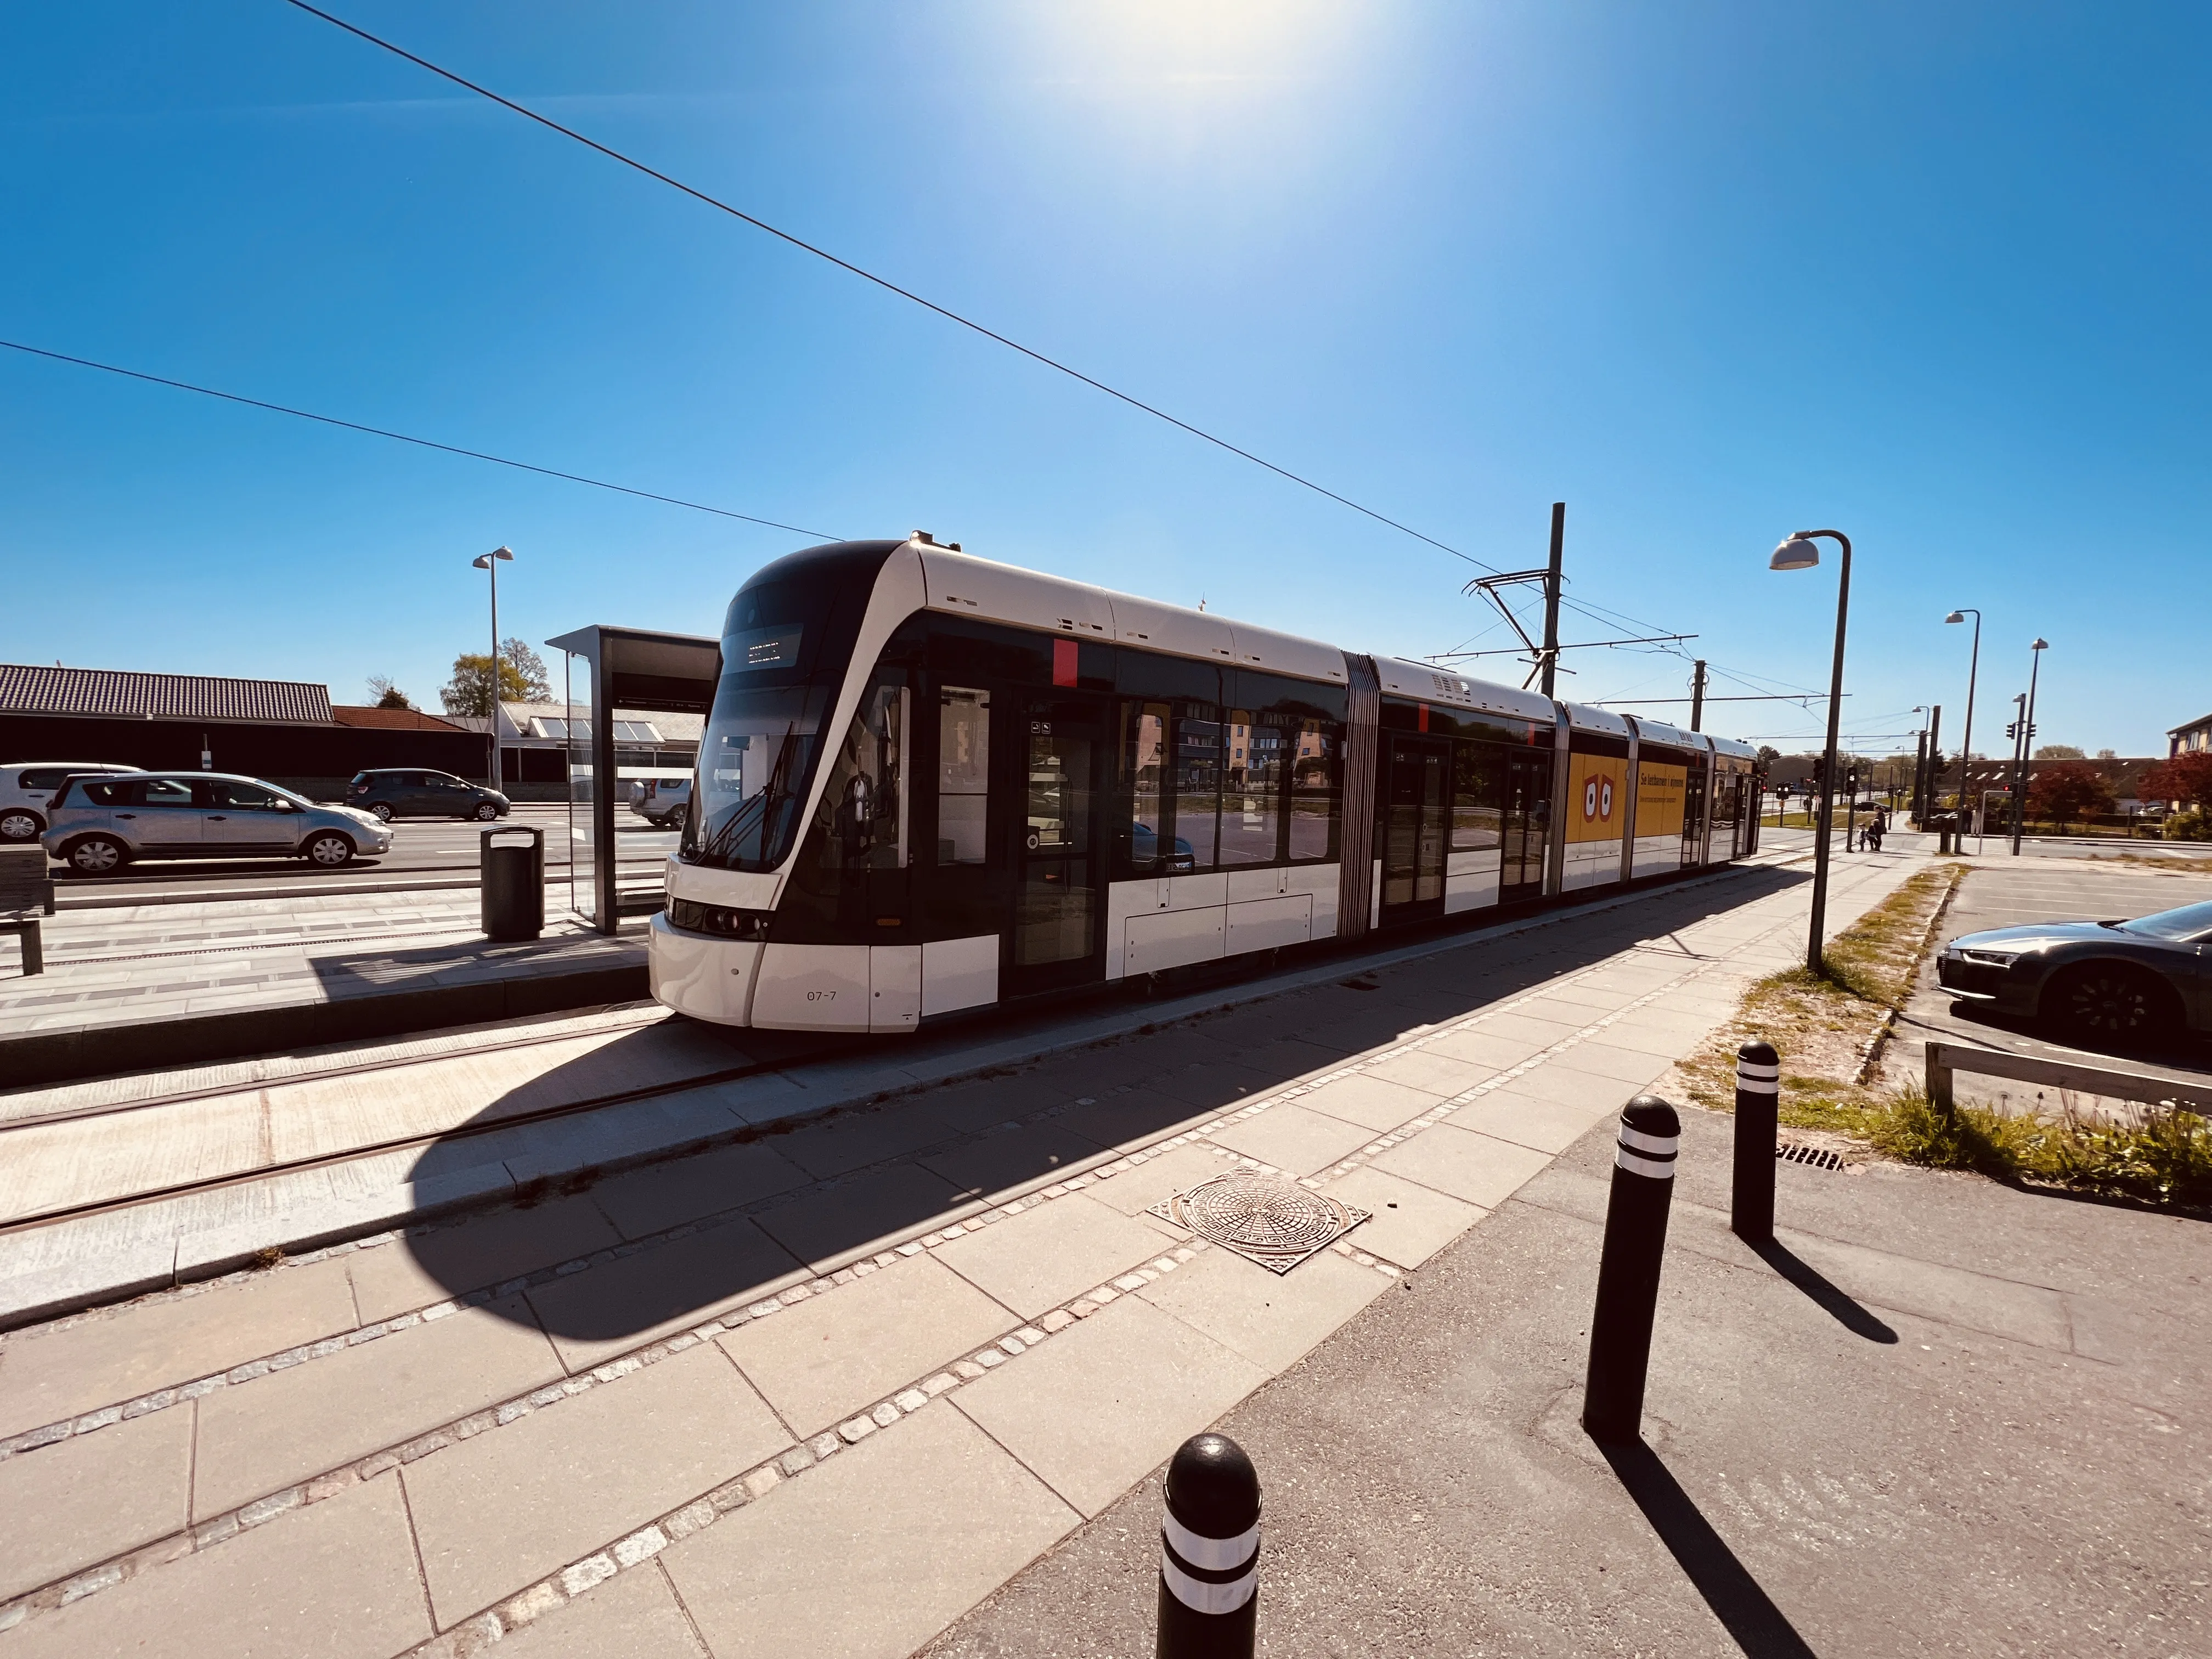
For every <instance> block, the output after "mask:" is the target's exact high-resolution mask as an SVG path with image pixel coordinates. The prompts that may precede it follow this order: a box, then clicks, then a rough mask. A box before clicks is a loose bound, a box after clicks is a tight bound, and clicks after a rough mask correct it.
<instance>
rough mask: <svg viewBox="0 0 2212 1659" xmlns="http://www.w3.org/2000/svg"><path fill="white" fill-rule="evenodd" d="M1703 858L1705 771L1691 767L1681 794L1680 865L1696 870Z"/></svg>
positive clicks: (1698, 767) (1697, 767)
mask: <svg viewBox="0 0 2212 1659" xmlns="http://www.w3.org/2000/svg"><path fill="white" fill-rule="evenodd" d="M1704 862H1705V768H1704V767H1702V766H1692V768H1691V769H1690V779H1689V783H1688V785H1687V787H1686V788H1685V789H1684V790H1683V793H1682V865H1681V867H1682V868H1683V869H1685V870H1691V869H1694V868H1696V867H1697V866H1699V865H1700V864H1702V863H1704Z"/></svg>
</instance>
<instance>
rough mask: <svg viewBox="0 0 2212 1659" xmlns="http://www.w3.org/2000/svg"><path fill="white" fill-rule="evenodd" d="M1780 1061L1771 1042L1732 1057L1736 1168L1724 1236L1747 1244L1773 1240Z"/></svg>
mask: <svg viewBox="0 0 2212 1659" xmlns="http://www.w3.org/2000/svg"><path fill="white" fill-rule="evenodd" d="M1781 1101H1782V1059H1781V1056H1780V1055H1778V1054H1776V1053H1775V1052H1774V1045H1773V1044H1772V1043H1771V1042H1747V1043H1745V1044H1744V1045H1743V1046H1742V1047H1741V1048H1738V1049H1737V1050H1736V1051H1735V1171H1734V1176H1735V1178H1734V1180H1733V1181H1732V1182H1730V1183H1729V1231H1731V1232H1733V1233H1735V1236H1736V1237H1738V1238H1741V1240H1743V1241H1744V1243H1747V1244H1764V1243H1766V1242H1767V1241H1768V1240H1769V1239H1771V1238H1772V1237H1774V1143H1775V1138H1776V1136H1777V1134H1778V1133H1779V1132H1780V1127H1781V1121H1780V1108H1781Z"/></svg>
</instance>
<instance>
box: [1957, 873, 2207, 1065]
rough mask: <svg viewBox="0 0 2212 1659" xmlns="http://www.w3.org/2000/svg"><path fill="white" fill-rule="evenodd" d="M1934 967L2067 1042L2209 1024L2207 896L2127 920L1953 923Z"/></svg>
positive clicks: (2134, 1037)
mask: <svg viewBox="0 0 2212 1659" xmlns="http://www.w3.org/2000/svg"><path fill="white" fill-rule="evenodd" d="M1936 977H1937V978H1938V979H1939V980H1940V981H1942V986H1943V988H1944V989H1945V990H1947V991H1948V992H1950V993H1951V994H1953V995H1954V996H1961V997H1973V998H1977V999H1980V1000H1986V1001H1988V1002H1990V1003H1991V1004H1992V1005H1994V1006H1995V1007H1996V1011H1997V1012H1999V1013H2002V1014H2011V1015H2015V1016H2016V1017H2018V1018H2022V1019H2031V1020H2033V1021H2035V1022H2036V1023H2037V1024H2039V1025H2044V1026H2047V1027H2049V1028H2051V1030H2052V1032H2053V1034H2054V1035H2057V1036H2061V1037H2063V1038H2069V1039H2071V1040H2072V1041H2074V1042H2097V1041H2100V1040H2101V1041H2104V1042H2112V1041H2113V1040H2115V1039H2118V1040H2122V1041H2133V1042H2144V1041H2148V1042H2157V1041H2159V1040H2160V1039H2167V1040H2179V1038H2180V1037H2181V1036H2183V1035H2184V1034H2185V1033H2187V1032H2191V1031H2196V1032H2200V1033H2201V1032H2212V902H2205V903H2203V904H2185V905H2183V906H2182V907H2181V908H2179V909H2178V910H2160V912H2158V913H2157V914H2156V915H2148V916H2137V917H2136V918H2135V919H2134V920H2133V921H2049V922H2036V923H2032V924H2030V925H2028V926H2027V927H1993V928H1990V929H1989V930H1988V931H1987V932H1985V933H1962V934H1960V936H1959V937H1958V938H1957V939H1953V940H1952V941H1951V942H1950V943H1949V944H1948V945H1945V946H1944V947H1943V954H1942V957H1941V958H1940V959H1939V960H1938V961H1937V963H1936Z"/></svg>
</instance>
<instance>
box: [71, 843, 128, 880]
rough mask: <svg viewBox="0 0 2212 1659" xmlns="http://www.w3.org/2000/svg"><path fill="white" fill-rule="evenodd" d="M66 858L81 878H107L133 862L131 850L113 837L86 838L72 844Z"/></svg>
mask: <svg viewBox="0 0 2212 1659" xmlns="http://www.w3.org/2000/svg"><path fill="white" fill-rule="evenodd" d="M66 857H67V859H68V861H69V867H70V869H72V870H74V871H76V872H77V874H79V875H81V876H105V875H107V874H109V873H111V872H114V871H117V870H120V869H121V868H122V867H123V866H125V865H126V864H128V863H130V862H131V849H130V848H127V847H125V845H124V844H123V843H122V842H119V841H118V840H116V839H115V837H114V836H84V837H82V839H80V840H77V841H73V842H70V849H69V852H68V854H66Z"/></svg>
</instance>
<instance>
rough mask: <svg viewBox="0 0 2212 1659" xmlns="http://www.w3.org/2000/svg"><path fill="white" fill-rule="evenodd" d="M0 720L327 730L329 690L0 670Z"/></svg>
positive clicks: (191, 677) (291, 683) (85, 671)
mask: <svg viewBox="0 0 2212 1659" xmlns="http://www.w3.org/2000/svg"><path fill="white" fill-rule="evenodd" d="M0 714H75V715H81V716H82V715H89V716H93V717H95V718H104V719H107V720H253V721H258V722H261V723H263V724H267V723H270V722H276V723H280V724H284V725H307V726H329V725H331V724H332V723H333V722H332V719H331V693H330V688H329V687H327V686H322V685H309V684H305V683H303V682H301V681H298V680H234V679H227V678H218V677H216V676H213V675H207V674H141V673H133V672H118V671H114V670H111V669H105V668H43V667H34V666H33V665H29V664H26V663H0Z"/></svg>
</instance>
